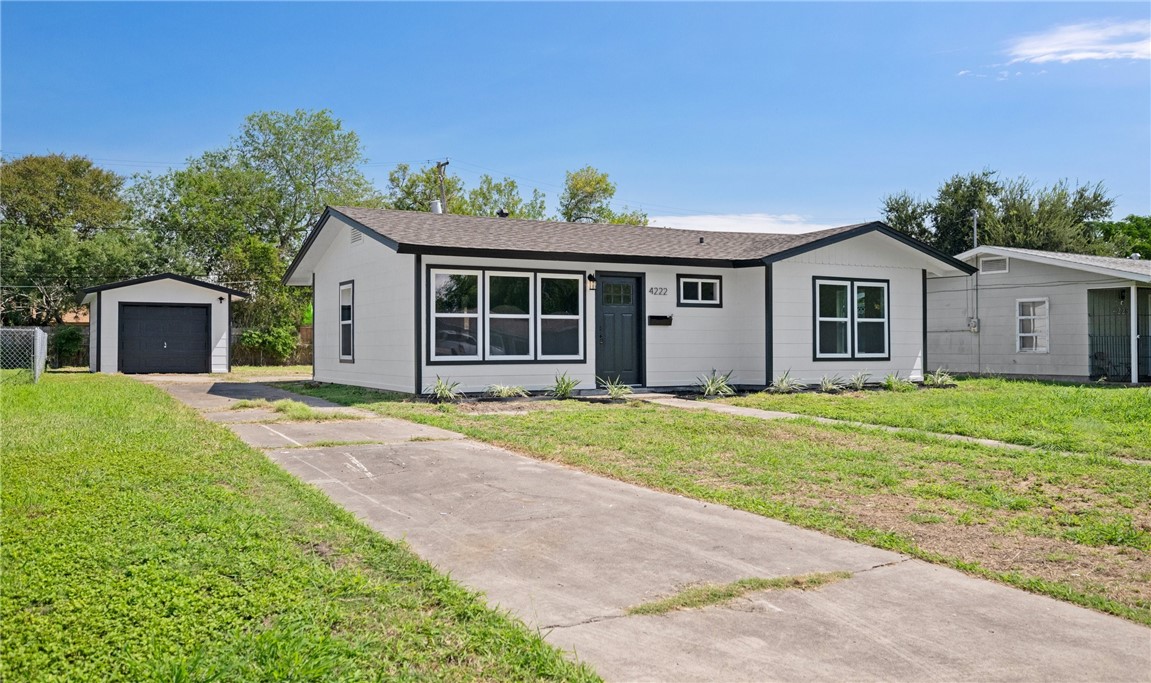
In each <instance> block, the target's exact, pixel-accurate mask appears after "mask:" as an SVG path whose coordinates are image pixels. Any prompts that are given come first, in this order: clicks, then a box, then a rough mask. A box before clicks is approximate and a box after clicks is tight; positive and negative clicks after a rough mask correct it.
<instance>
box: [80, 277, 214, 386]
mask: <svg viewBox="0 0 1151 683" xmlns="http://www.w3.org/2000/svg"><path fill="white" fill-rule="evenodd" d="M95 297H96V299H95V301H93V302H92V304H90V305H92V309H91V310H90V314H89V320H91V324H90V329H91V330H92V331H93V334H92V336H91V337H90V340H89V344H91V345H92V347H91V351H92V352H93V357H96V353H95V352H96V349H97V345H98V348H99V359H100V365H99V370H98V371H99V372H104V373H115V372H119V370H120V344H119V337H120V304H122V303H143V304H203V305H208V306H211V308H210V311H211V314H210V319H211V325H212V329H211V334H210V337H209V343H210V345H211V365H210V367H211V371H212V372H228V369H229V368H228V352H229V349H228V325H229V319H228V294H225V293H223V292H219V291H216V290H214V289H208V288H205V287H200V286H197V285H193V284H189V283H186V282H180V281H179V280H169V279H161V280H154V281H152V282H141V283H139V284H134V285H126V286H124V287H117V288H114V289H106V290H104V291H101V292H97V293H96V294H95ZM220 297H223V298H224V301H223V303H221V302H220V300H219V299H220ZM97 339H98V340H99V341H98V342H97V341H96V340H97ZM92 370H93V371H94V372H95V371H97V368H96V366H95V364H93V366H92Z"/></svg>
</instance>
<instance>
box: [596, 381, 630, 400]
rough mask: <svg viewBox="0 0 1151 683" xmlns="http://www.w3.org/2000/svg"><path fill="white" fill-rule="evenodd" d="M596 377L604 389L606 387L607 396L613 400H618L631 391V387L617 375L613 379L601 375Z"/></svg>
mask: <svg viewBox="0 0 1151 683" xmlns="http://www.w3.org/2000/svg"><path fill="white" fill-rule="evenodd" d="M596 379H597V380H599V382H600V383H602V384H603V388H604V389H607V396H608V398H610V399H611V400H613V401H618V400H620V399H622V398H623V397H624V396H627V395H629V394H630V393H631V387H630V386H628V385H626V384H624V383H623V382H621V381H620V378H619V377H616V378H615V379H614V380H612V379H603V378H601V377H596Z"/></svg>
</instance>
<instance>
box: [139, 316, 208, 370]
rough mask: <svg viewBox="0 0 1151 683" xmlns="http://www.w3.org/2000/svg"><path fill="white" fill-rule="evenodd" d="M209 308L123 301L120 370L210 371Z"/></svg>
mask: <svg viewBox="0 0 1151 683" xmlns="http://www.w3.org/2000/svg"><path fill="white" fill-rule="evenodd" d="M210 308H211V307H210V306H208V305H200V304H120V372H129V373H130V372H208V371H209V370H210V369H211V367H210V365H211V354H212V348H211V344H210V341H209V340H210V338H211V321H210V319H209V314H210V313H211V311H210V310H209V309H210Z"/></svg>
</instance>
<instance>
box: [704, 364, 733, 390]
mask: <svg viewBox="0 0 1151 683" xmlns="http://www.w3.org/2000/svg"><path fill="white" fill-rule="evenodd" d="M733 372H735V370H728V371H727V374H724V375H721V374H719V373H718V372H716V370H715V368H712V369H711V374H710V375H700V376H699V382H698V383H697V384H696V385H695V386H696V387H697V388H698V389H699V393H701V394H703V395H704V396H734V395H735V389H733V388H732V387H731V381H730V380H731V373H733Z"/></svg>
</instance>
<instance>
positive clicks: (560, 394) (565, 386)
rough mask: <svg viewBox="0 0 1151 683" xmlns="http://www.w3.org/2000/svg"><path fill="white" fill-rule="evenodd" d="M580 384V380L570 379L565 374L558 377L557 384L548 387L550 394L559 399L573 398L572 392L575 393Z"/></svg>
mask: <svg viewBox="0 0 1151 683" xmlns="http://www.w3.org/2000/svg"><path fill="white" fill-rule="evenodd" d="M579 384H580V381H579V380H578V379H576V378H574V377H568V374H567V373H566V372H565V373H563V374H562V375H556V381H555V384H553V385H551V386H550V387H548V393H549V394H551V395H552V396H554V397H556V398H559V399H565V398H571V397H572V392H573V391H575V388H576V387H578V386H579Z"/></svg>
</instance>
